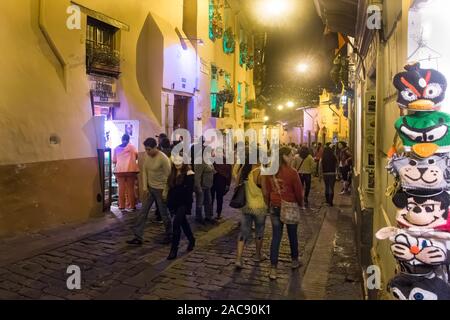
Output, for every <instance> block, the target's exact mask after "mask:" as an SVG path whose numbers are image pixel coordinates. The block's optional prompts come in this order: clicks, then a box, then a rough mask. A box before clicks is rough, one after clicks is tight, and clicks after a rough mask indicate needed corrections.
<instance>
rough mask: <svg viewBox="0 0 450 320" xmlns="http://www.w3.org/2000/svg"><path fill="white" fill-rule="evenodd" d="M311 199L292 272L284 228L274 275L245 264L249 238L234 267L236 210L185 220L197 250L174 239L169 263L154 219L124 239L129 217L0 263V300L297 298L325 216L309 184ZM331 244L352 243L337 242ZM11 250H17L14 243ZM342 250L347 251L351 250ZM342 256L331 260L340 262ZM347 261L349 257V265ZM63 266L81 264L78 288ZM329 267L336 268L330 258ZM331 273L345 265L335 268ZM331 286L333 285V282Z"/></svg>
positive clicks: (315, 189) (268, 228) (249, 262)
mask: <svg viewBox="0 0 450 320" xmlns="http://www.w3.org/2000/svg"><path fill="white" fill-rule="evenodd" d="M225 203H227V201H225ZM311 203H312V205H313V207H312V208H311V209H308V210H306V211H304V214H303V215H302V222H301V224H300V227H299V247H300V254H301V260H302V262H303V263H304V266H303V267H302V268H301V269H299V270H297V271H292V270H291V269H290V250H289V243H288V240H287V235H286V232H285V234H284V237H283V242H282V246H281V250H280V266H279V279H278V280H276V281H270V280H269V279H268V277H267V274H268V271H269V268H270V262H269V261H264V262H262V263H259V264H257V263H255V262H253V260H252V256H253V254H254V252H255V246H254V243H253V242H250V243H249V245H248V247H247V248H246V251H245V254H244V257H245V268H244V269H243V270H241V271H236V270H235V268H234V261H235V252H236V240H237V237H238V221H239V212H238V211H236V210H232V209H229V208H227V209H226V210H225V211H226V212H225V213H224V218H225V219H224V220H223V221H222V223H221V224H220V225H218V226H208V227H205V226H198V225H196V224H195V223H193V222H192V223H191V225H192V226H193V229H194V232H195V235H196V238H197V240H198V245H197V248H196V249H195V250H194V251H193V252H191V253H189V254H187V253H185V252H184V250H185V246H186V241H185V240H182V244H181V247H180V253H179V259H178V260H176V261H174V262H169V261H167V260H166V257H167V255H168V252H169V246H163V245H160V244H157V240H158V239H160V238H161V235H162V231H163V226H162V225H161V224H158V223H154V222H149V224H148V226H147V228H146V231H145V239H146V241H145V243H144V245H143V246H142V247H131V246H128V245H127V244H126V243H125V241H126V240H128V239H129V238H130V230H129V227H130V226H131V224H132V222H133V221H134V219H133V218H134V216H133V215H131V216H129V217H127V218H126V219H124V221H123V223H118V224H116V225H115V226H112V227H111V229H110V230H108V231H104V232H100V233H98V234H94V235H91V236H88V237H86V238H82V239H80V240H77V241H74V242H72V243H68V244H63V245H61V246H55V248H54V249H50V250H48V251H45V252H42V253H38V254H37V255H35V256H30V257H28V258H26V259H21V260H19V261H16V262H14V263H10V264H6V265H3V266H1V267H0V299H47V300H52V299H75V300H76V299H152V300H153V299H240V300H242V299H303V298H304V295H303V292H302V286H301V283H302V277H303V275H304V273H305V270H306V268H307V266H308V261H309V259H310V257H311V254H312V252H313V249H314V245H315V241H316V239H317V236H318V234H319V233H320V228H321V225H322V222H323V219H324V216H325V214H326V210H324V208H321V203H322V195H321V188H320V187H319V184H318V183H317V182H316V183H315V184H314V187H313V190H312V194H311ZM269 220H270V219H267V224H266V233H265V245H264V251H265V252H266V253H267V254H268V251H269V246H270V238H271V226H270V221H269ZM344 228H349V229H348V230H350V229H351V226H350V225H349V224H348V223H345V222H344ZM348 230H344V233H346V232H348ZM350 231H351V230H350ZM338 235H339V234H338ZM338 239H339V238H338ZM336 244H337V245H339V246H349V245H350V246H352V245H353V244H352V243H347V242H345V243H341V242H339V241H337V242H336ZM353 247H354V246H353ZM11 250H18V251H20V248H14V249H11ZM0 253H1V252H0ZM348 254H349V256H351V255H352V254H353V253H352V252H349V253H348ZM335 255H336V253H335V254H334V256H335ZM334 256H333V259H334ZM346 257H347V255H346V256H343V257H336V259H338V260H339V259H341V260H342V259H344V260H345V259H346ZM349 259H350V258H349ZM338 260H336V261H338ZM341 260H339V261H341ZM344 260H343V263H344V262H345V261H344ZM349 261H350V260H349ZM354 262H355V261H353V260H351V261H350V262H349V263H351V264H352V263H353V264H354ZM69 265H77V266H79V267H80V268H81V271H82V273H81V276H82V289H81V290H76V291H70V290H68V289H67V286H66V280H67V278H68V277H69V275H68V274H67V273H66V270H67V267H68V266H69ZM336 266H339V264H338V262H337V264H336ZM346 270H347V269H346ZM336 272H347V271H345V270H340V269H339V270H338V269H336ZM330 279H331V278H330ZM336 285H337V286H339V284H338V283H336ZM328 289H329V291H330V292H331V295H330V297H332V296H333V294H334V292H337V291H339V290H338V288H335V287H333V282H330V286H329V287H328ZM349 297H356V295H355V296H349Z"/></svg>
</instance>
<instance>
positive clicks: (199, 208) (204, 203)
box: [195, 189, 213, 220]
mask: <svg viewBox="0 0 450 320" xmlns="http://www.w3.org/2000/svg"><path fill="white" fill-rule="evenodd" d="M203 207H205V218H206V219H212V218H213V208H212V199H211V189H202V191H201V192H195V218H196V219H197V220H203Z"/></svg>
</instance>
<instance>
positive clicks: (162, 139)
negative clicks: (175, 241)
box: [155, 133, 172, 222]
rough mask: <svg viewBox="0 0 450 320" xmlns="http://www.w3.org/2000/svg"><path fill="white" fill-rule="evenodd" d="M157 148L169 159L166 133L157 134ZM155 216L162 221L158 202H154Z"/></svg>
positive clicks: (169, 147) (169, 150)
mask: <svg viewBox="0 0 450 320" xmlns="http://www.w3.org/2000/svg"><path fill="white" fill-rule="evenodd" d="M156 137H157V138H158V150H159V151H161V152H162V153H164V154H165V155H166V156H167V157H168V158H169V159H170V157H171V156H172V146H171V145H170V140H169V138H168V137H167V134H165V133H160V134H159V135H158V136H156ZM155 217H156V221H157V222H162V221H163V219H162V217H161V213H160V212H159V207H158V204H156V211H155Z"/></svg>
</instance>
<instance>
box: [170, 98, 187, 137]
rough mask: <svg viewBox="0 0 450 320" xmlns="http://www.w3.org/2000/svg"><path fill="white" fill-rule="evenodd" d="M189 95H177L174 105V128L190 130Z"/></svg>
mask: <svg viewBox="0 0 450 320" xmlns="http://www.w3.org/2000/svg"><path fill="white" fill-rule="evenodd" d="M188 110H189V97H185V96H178V95H175V103H174V107H173V130H174V131H175V130H177V129H186V130H188V129H189V127H188Z"/></svg>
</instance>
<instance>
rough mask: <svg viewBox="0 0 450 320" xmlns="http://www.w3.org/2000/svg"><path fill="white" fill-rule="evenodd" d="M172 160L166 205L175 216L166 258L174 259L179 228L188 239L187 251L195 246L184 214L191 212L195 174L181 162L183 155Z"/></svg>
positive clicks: (176, 252)
mask: <svg viewBox="0 0 450 320" xmlns="http://www.w3.org/2000/svg"><path fill="white" fill-rule="evenodd" d="M172 162H173V165H172V172H171V174H170V176H169V180H168V186H169V192H168V198H167V206H168V208H169V210H170V212H172V213H173V215H174V216H175V217H174V219H173V238H172V248H171V249H170V254H169V256H168V257H167V260H174V259H176V257H177V254H178V246H179V245H180V239H181V230H183V232H184V234H185V235H186V237H187V239H188V240H189V245H188V248H187V251H192V250H194V247H195V238H194V234H193V233H192V229H191V226H190V225H189V222H188V220H187V218H186V215H189V214H191V212H190V210H191V207H192V202H193V197H192V194H193V192H194V175H195V174H194V172H193V171H192V170H191V169H190V167H189V165H187V164H183V157H178V156H176V157H173V158H172Z"/></svg>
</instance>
